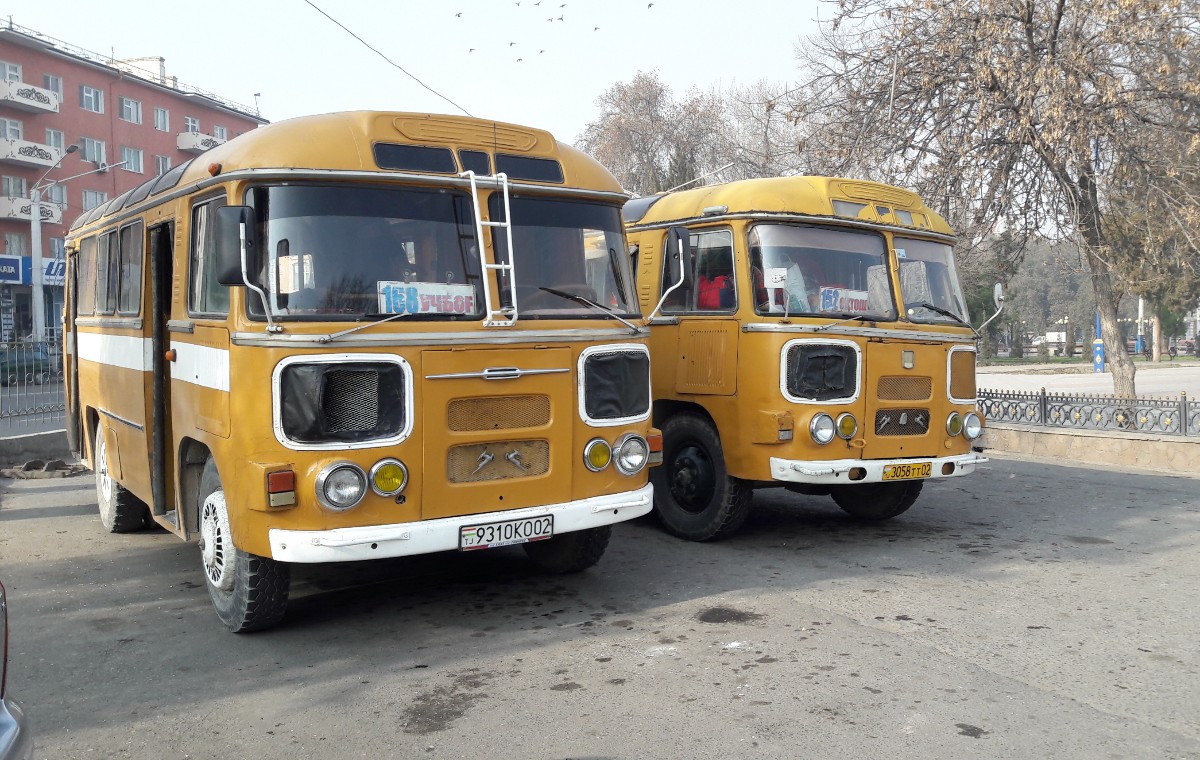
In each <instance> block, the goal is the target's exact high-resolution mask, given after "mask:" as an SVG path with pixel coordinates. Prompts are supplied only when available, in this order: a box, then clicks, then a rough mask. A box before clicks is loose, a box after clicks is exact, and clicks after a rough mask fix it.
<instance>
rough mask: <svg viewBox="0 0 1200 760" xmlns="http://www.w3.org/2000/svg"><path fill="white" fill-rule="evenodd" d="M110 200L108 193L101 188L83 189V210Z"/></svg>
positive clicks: (89, 209) (88, 209)
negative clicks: (100, 189)
mask: <svg viewBox="0 0 1200 760" xmlns="http://www.w3.org/2000/svg"><path fill="white" fill-rule="evenodd" d="M107 201H108V193H103V192H100V191H99V190H84V191H83V210H84V211H91V210H92V209H94V208H96V207H97V206H99V205H100V204H102V203H105V202H107Z"/></svg>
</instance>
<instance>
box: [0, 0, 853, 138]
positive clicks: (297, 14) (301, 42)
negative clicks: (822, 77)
mask: <svg viewBox="0 0 1200 760" xmlns="http://www.w3.org/2000/svg"><path fill="white" fill-rule="evenodd" d="M312 2H313V3H314V4H315V5H317V6H318V7H319V8H321V9H322V10H324V11H325V12H326V13H328V14H329V15H330V16H332V17H333V18H335V19H337V20H338V21H340V22H341V23H343V24H344V25H345V26H346V27H348V28H349V29H350V30H352V31H353V32H355V33H356V34H358V35H359V36H360V37H362V38H363V39H364V40H365V41H366V42H367V43H370V44H371V45H372V46H373V47H375V48H377V49H378V50H379V51H380V52H382V53H383V54H384V55H386V56H387V57H388V58H390V59H391V60H392V61H394V62H395V63H397V64H399V65H400V66H402V67H404V68H405V69H406V70H407V71H409V72H410V73H411V74H413V75H414V76H415V77H417V78H418V79H420V80H421V81H422V82H424V83H425V84H426V85H428V86H429V87H430V88H432V89H433V90H435V91H437V92H438V93H440V94H441V95H444V96H445V97H446V98H448V99H449V100H450V101H453V102H454V103H456V104H457V105H459V106H461V107H462V108H464V109H466V110H467V111H469V112H470V113H471V114H472V115H474V116H480V117H484V118H491V119H497V120H501V121H509V122H515V123H518V124H526V125H529V126H534V127H539V128H542V129H548V130H550V131H551V132H553V133H554V135H555V136H556V137H558V138H559V139H560V140H564V141H566V142H574V141H575V139H576V137H578V135H579V134H580V132H582V130H583V127H584V125H585V124H587V123H588V122H589V121H593V120H594V119H595V118H596V116H597V107H596V105H595V101H596V98H597V97H598V96H599V95H600V94H601V93H602V92H603V91H604V90H606V89H607V88H609V87H610V86H611V85H613V84H614V83H616V82H621V81H628V80H629V79H631V78H632V77H633V76H634V75H635V74H636V73H637V72H638V71H639V70H641V71H652V70H657V71H658V73H659V76H660V78H661V79H662V80H663V81H664V82H665V83H666V84H667V85H668V86H670V87H671V88H672V90H673V92H674V94H675V95H676V96H680V95H683V94H684V93H685V92H686V91H687V90H688V89H689V88H691V87H698V88H700V89H702V90H707V89H709V88H710V87H712V86H718V87H722V88H724V87H728V86H730V85H732V84H738V85H746V84H752V83H754V82H756V81H758V80H759V79H766V80H769V81H773V82H781V83H786V82H792V81H795V80H796V79H797V78H798V77H799V72H798V70H797V66H796V61H795V48H796V46H797V45H798V44H800V43H801V42H802V41H803V38H804V37H805V36H807V35H809V34H811V33H813V32H814V31H815V30H816V24H815V18H816V16H817V13H818V5H819V3H817V2H816V1H815V0H790V1H789V0H738V2H734V3H730V2H716V1H715V0H692V1H691V2H687V1H686V0H654V2H653V3H650V2H649V0H540V3H539V2H533V1H532V0H520V2H519V3H518V2H516V0H433V2H419V3H418V2H383V1H378V0H377V1H376V2H371V1H370V0H336V2H335V1H334V0H312ZM822 11H823V14H824V15H826V16H827V15H829V14H830V11H829V9H828V8H826V9H822ZM459 14H461V15H459ZM0 17H2V18H4V19H5V20H6V21H7V19H8V18H11V19H12V22H13V23H14V24H17V25H20V26H24V27H28V28H31V29H34V30H36V31H38V32H41V33H42V34H45V35H48V36H50V37H55V38H57V39H60V40H62V41H64V42H67V43H70V44H72V45H75V46H77V47H81V48H84V49H86V50H90V51H92V52H95V53H100V54H104V55H114V56H115V57H116V58H118V59H128V58H138V57H142V56H160V55H161V56H164V57H165V58H166V59H167V62H166V63H167V74H168V75H170V76H177V77H178V78H179V81H180V82H184V83H186V84H189V85H191V86H193V87H198V88H200V89H202V90H207V91H209V92H212V93H215V94H217V95H220V96H222V97H224V98H228V99H230V100H234V101H237V102H240V103H244V104H246V105H248V106H251V107H253V106H254V104H255V97H254V93H261V94H260V96H259V98H258V104H259V107H260V108H261V112H262V115H263V117H264V118H266V119H269V120H271V121H279V120H281V119H285V118H288V117H291V116H300V115H304V114H311V113H324V112H328V111H340V110H351V109H378V110H396V111H431V112H437V113H461V111H459V110H458V109H457V108H455V106H454V105H452V104H451V103H450V102H447V100H444V99H443V98H441V97H438V95H435V94H433V93H431V92H429V91H428V90H426V89H424V88H423V87H422V86H421V85H419V84H417V82H415V81H413V80H412V79H411V78H409V77H408V76H405V75H404V74H403V73H402V72H401V71H399V70H397V69H396V68H394V67H392V66H391V65H389V64H388V63H386V62H385V61H384V60H383V59H381V58H380V57H379V56H378V55H377V54H376V53H373V52H371V50H369V49H368V48H367V47H366V46H364V45H363V44H362V43H361V42H359V41H357V40H355V39H354V38H353V37H351V36H350V35H349V34H348V33H347V32H346V31H344V30H342V29H341V28H339V27H338V26H337V25H335V24H334V23H333V22H332V21H330V20H329V19H327V18H325V17H324V16H323V15H321V13H320V12H318V11H317V10H315V9H314V8H313V7H312V6H311V5H309V4H308V3H307V2H306V1H305V0H238V1H237V2H233V1H232V0H206V1H205V2H192V3H182V2H166V3H148V2H146V1H145V0H89V1H87V2H84V1H83V0H65V1H64V0H58V1H57V2H54V1H51V0H46V1H45V2H22V3H20V4H14V5H13V6H10V7H9V8H8V9H2V8H0ZM560 17H561V20H559V19H560ZM551 19H553V20H551ZM597 27H598V28H597ZM472 48H474V51H473V52H471V49H472ZM519 59H520V60H519ZM152 65H153V64H152ZM34 84H40V82H34Z"/></svg>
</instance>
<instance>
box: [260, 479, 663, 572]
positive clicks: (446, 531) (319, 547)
mask: <svg viewBox="0 0 1200 760" xmlns="http://www.w3.org/2000/svg"><path fill="white" fill-rule="evenodd" d="M653 503H654V486H652V485H650V484H649V483H647V484H646V485H645V486H643V487H642V488H639V489H637V490H636V491H625V492H624V493H618V494H609V495H607V496H594V497H592V498H590V499H580V500H579V501H569V502H565V503H563V504H548V505H545V506H540V507H528V508H526V509H510V510H505V511H503V512H484V513H483V514H476V515H463V516H460V517H443V518H439V519H436V520H422V521H420V522H411V523H396V524H395V525H368V526H365V527H361V528H335V529H333V530H280V529H277V528H275V529H272V530H271V531H270V532H269V534H268V535H269V539H270V542H271V557H272V559H277V560H280V561H283V562H351V561H356V560H363V559H383V558H386V557H407V556H411V555H414V554H430V553H432V552H442V551H450V550H454V549H458V534H459V528H461V527H462V526H464V525H479V524H480V523H489V522H507V521H509V520H520V519H522V518H525V517H542V516H545V515H553V516H554V535H556V536H557V535H559V534H560V533H571V532H572V531H577V530H585V529H587V528H597V527H600V526H601V525H612V524H613V523H619V522H623V521H625V520H632V519H633V518H635V517H641V516H642V515H644V514H646V513H648V512H649V511H650V508H651V507H652V506H653Z"/></svg>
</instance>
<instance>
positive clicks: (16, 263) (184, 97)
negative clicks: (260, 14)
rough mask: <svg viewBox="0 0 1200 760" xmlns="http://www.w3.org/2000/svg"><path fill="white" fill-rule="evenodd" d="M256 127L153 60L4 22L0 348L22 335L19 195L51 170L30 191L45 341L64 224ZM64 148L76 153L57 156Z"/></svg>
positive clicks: (55, 320)
mask: <svg viewBox="0 0 1200 760" xmlns="http://www.w3.org/2000/svg"><path fill="white" fill-rule="evenodd" d="M266 123H267V122H266V120H265V119H263V118H262V117H260V116H259V115H258V113H257V109H255V108H250V107H247V106H244V105H240V104H238V103H234V102H232V101H229V100H226V99H224V98H221V97H218V96H216V95H213V94H211V93H207V92H204V91H202V90H198V89H196V88H194V87H189V86H187V85H184V84H182V83H180V82H178V81H177V80H176V79H175V78H174V77H168V76H167V75H166V66H165V62H164V59H162V58H157V57H151V58H138V59H134V60H129V61H118V60H113V59H112V58H110V57H108V56H104V55H100V54H97V53H90V52H88V51H86V50H82V49H80V48H77V47H75V46H73V45H69V44H67V43H65V42H62V41H60V40H56V39H53V38H51V37H47V36H45V35H43V34H40V33H38V32H35V31H33V30H32V29H25V28H23V27H20V26H16V25H14V24H12V22H11V21H10V22H9V23H8V24H7V25H6V26H0V178H2V182H3V186H2V187H0V234H2V235H3V242H2V244H0V340H10V339H11V338H13V337H20V336H23V335H28V334H29V333H30V332H31V331H32V325H33V319H32V313H31V311H30V309H31V296H30V284H31V282H32V271H31V267H32V263H31V253H32V251H31V247H30V246H31V235H30V232H31V222H32V216H31V212H32V204H31V202H30V195H31V191H32V190H33V186H34V183H36V182H37V181H38V179H39V178H40V177H41V176H42V175H43V174H45V173H46V171H47V170H48V169H51V167H55V165H56V164H57V168H53V169H52V170H51V171H50V173H49V175H48V176H47V178H46V180H45V181H44V182H43V183H42V188H43V189H42V192H41V201H42V204H41V218H42V225H41V237H42V257H43V263H44V267H45V268H44V272H45V276H44V277H43V281H44V282H45V284H46V286H47V287H46V288H45V292H44V299H43V300H44V302H45V307H46V320H45V324H46V325H47V332H48V333H50V336H49V337H54V336H56V335H57V334H58V330H59V328H60V326H61V312H62V303H63V295H62V294H63V291H62V284H63V273H64V272H65V269H66V267H65V265H64V263H63V238H64V236H65V234H66V231H67V228H68V227H69V226H70V224H71V222H72V221H74V220H75V218H76V217H78V216H79V214H81V213H83V212H84V211H87V210H89V209H91V208H94V207H95V206H97V205H99V204H101V203H104V202H105V201H107V200H109V199H110V198H115V197H117V196H119V195H121V194H122V193H124V192H125V191H127V190H130V189H132V188H134V187H136V186H137V185H140V184H142V183H143V182H145V181H146V180H147V179H149V178H150V177H153V176H155V175H156V174H162V173H163V172H165V171H167V170H168V169H170V168H171V167H172V166H175V165H178V164H180V163H182V162H184V161H186V160H188V159H189V158H193V157H194V156H196V155H197V154H199V153H203V152H204V151H206V150H208V149H209V148H211V147H213V146H215V145H219V144H221V143H223V142H225V141H226V140H229V139H232V138H233V137H236V136H237V135H239V134H241V133H243V132H246V131H248V130H251V129H255V128H256V127H258V126H259V125H262V124H266ZM70 145H78V146H79V149H78V150H77V151H76V152H74V153H72V154H70V155H64V154H66V152H67V148H68V147H69V146H70ZM60 162H61V163H60ZM122 162H124V164H123V165H121V166H117V164H121V163H122ZM97 169H99V170H101V171H96V172H95V173H93V174H87V175H86V176H82V177H78V178H76V179H71V180H70V181H68V182H65V183H63V184H57V185H49V186H48V187H47V183H51V182H53V181H54V180H57V179H66V178H68V177H73V176H74V175H77V174H82V173H84V172H89V171H92V170H97Z"/></svg>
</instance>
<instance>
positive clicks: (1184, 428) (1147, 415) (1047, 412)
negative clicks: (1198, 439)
mask: <svg viewBox="0 0 1200 760" xmlns="http://www.w3.org/2000/svg"><path fill="white" fill-rule="evenodd" d="M979 405H980V409H981V411H982V412H983V415H984V418H985V419H987V420H988V421H989V422H1020V423H1024V424H1027V425H1042V426H1045V427H1051V428H1064V429H1072V430H1121V431H1125V432H1135V433H1156V434H1159V435H1196V436H1200V402H1196V401H1190V400H1188V397H1187V394H1186V393H1180V394H1179V397H1178V398H1171V397H1166V398H1118V397H1116V396H1101V395H1080V394H1071V393H1047V392H1046V389H1045V388H1042V389H1041V390H1040V391H1037V392H1023V391H993V390H986V389H983V388H981V389H979Z"/></svg>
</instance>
